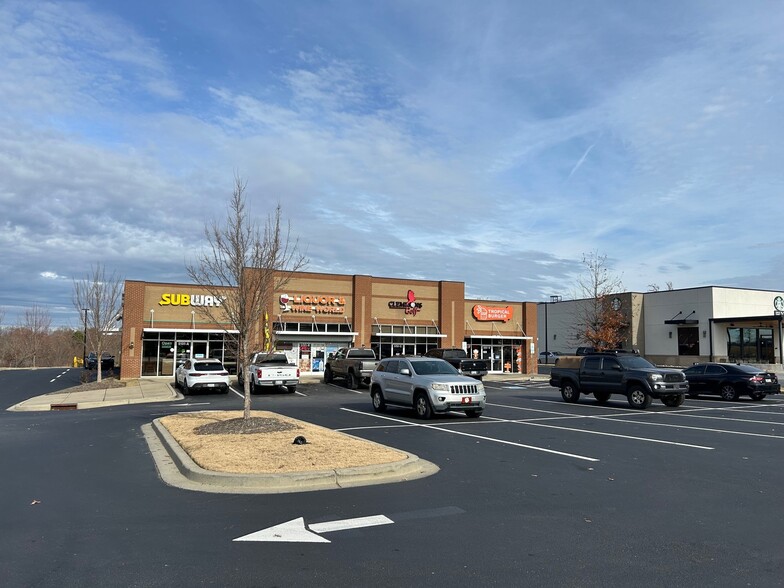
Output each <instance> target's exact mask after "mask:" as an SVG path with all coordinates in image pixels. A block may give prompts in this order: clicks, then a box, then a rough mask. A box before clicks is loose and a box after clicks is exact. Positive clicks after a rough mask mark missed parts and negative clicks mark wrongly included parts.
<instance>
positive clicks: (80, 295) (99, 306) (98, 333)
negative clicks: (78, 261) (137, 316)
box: [73, 263, 123, 382]
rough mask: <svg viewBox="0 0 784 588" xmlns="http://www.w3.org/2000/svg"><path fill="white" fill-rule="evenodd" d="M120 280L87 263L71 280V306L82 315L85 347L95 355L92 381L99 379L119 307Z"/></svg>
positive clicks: (121, 282)
mask: <svg viewBox="0 0 784 588" xmlns="http://www.w3.org/2000/svg"><path fill="white" fill-rule="evenodd" d="M122 292H123V279H122V278H121V277H120V276H118V275H117V273H116V272H112V273H111V274H109V275H107V273H106V268H105V267H104V266H103V265H101V264H100V263H98V264H96V265H95V266H90V273H88V274H87V275H86V276H85V277H84V278H82V279H81V280H76V279H75V280H74V290H73V305H74V308H75V309H76V310H77V311H79V314H80V316H82V317H85V316H86V321H85V322H86V330H87V341H86V345H87V347H90V349H92V350H93V351H94V352H95V354H96V356H97V362H98V365H97V368H96V372H97V375H96V380H97V381H99V382H100V381H101V375H102V371H103V370H102V369H101V357H102V356H103V352H104V351H105V350H106V347H107V345H106V342H107V337H109V336H111V335H110V333H111V331H113V330H114V328H115V324H116V322H117V319H118V317H119V315H120V309H121V308H122Z"/></svg>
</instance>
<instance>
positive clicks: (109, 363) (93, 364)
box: [84, 351, 114, 371]
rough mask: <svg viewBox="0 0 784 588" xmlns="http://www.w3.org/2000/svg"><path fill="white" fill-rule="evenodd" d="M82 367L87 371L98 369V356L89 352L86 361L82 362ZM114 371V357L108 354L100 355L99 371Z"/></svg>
mask: <svg viewBox="0 0 784 588" xmlns="http://www.w3.org/2000/svg"><path fill="white" fill-rule="evenodd" d="M84 367H85V368H87V369H88V370H94V369H96V368H97V367H98V354H97V353H95V352H94V351H91V352H90V353H88V354H87V359H86V360H85V362H84ZM112 369H114V356H113V355H110V354H109V353H102V354H101V370H104V371H105V370H112Z"/></svg>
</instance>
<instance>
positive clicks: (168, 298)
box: [158, 292, 226, 306]
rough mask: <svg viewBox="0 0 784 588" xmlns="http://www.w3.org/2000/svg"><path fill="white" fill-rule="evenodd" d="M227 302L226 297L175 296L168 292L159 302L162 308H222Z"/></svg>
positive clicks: (206, 295) (207, 295) (204, 295)
mask: <svg viewBox="0 0 784 588" xmlns="http://www.w3.org/2000/svg"><path fill="white" fill-rule="evenodd" d="M225 300H226V297H225V296H212V295H210V294H174V293H169V292H166V293H164V294H161V299H160V300H159V301H158V304H159V305H160V306H220V305H221V304H223V302H224V301H225Z"/></svg>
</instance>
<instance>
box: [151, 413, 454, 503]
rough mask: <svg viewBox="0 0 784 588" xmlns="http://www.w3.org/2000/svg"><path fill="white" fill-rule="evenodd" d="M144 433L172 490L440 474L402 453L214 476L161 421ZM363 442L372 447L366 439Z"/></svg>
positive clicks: (345, 484) (273, 490) (308, 487)
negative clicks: (373, 461) (336, 465)
mask: <svg viewBox="0 0 784 588" xmlns="http://www.w3.org/2000/svg"><path fill="white" fill-rule="evenodd" d="M142 431H143V432H144V434H145V438H146V439H147V442H148V444H149V445H150V451H151V453H152V455H153V457H154V458H155V462H156V466H157V467H158V472H159V473H160V474H161V478H162V479H163V480H164V482H166V483H167V484H169V485H171V486H176V487H179V488H184V489H187V490H198V491H201V492H220V493H234V494H280V493H285V492H310V491H314V490H335V489H338V488H352V487H356V486H369V485H372V484H389V483H393V482H404V481H408V480H416V479H419V478H424V477H427V476H431V475H433V474H435V473H436V472H438V471H439V468H438V466H436V465H435V464H433V463H431V462H429V461H426V460H424V459H420V458H419V457H417V456H416V455H414V454H411V453H406V452H402V453H406V455H407V457H406V459H403V460H401V461H397V462H392V463H385V464H379V465H372V466H361V467H353V468H342V469H331V470H318V471H313V472H291V473H283V474H235V473H224V472H214V471H210V470H205V469H204V468H202V467H200V466H199V465H198V464H196V463H195V462H194V461H193V460H192V459H191V457H190V456H189V455H188V454H187V452H186V451H185V450H184V449H182V447H181V446H180V444H179V443H177V441H176V440H175V439H174V437H172V435H171V434H170V433H169V431H168V430H167V429H166V427H164V426H163V425H162V424H161V423H160V419H155V420H154V421H153V422H152V423H151V424H149V425H144V426H143V427H142ZM363 441H366V442H368V443H372V441H367V440H365V439H363ZM161 450H163V453H165V456H163V457H164V459H161V457H162V455H161V454H162V451H161ZM398 451H400V450H398ZM165 457H168V459H165ZM172 470H175V471H172Z"/></svg>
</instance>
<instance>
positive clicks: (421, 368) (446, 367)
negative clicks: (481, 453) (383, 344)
mask: <svg viewBox="0 0 784 588" xmlns="http://www.w3.org/2000/svg"><path fill="white" fill-rule="evenodd" d="M370 398H371V399H372V401H373V408H374V409H375V410H376V411H378V412H382V411H384V410H386V407H387V405H397V406H406V407H411V408H413V409H414V410H415V411H416V414H417V416H418V417H419V418H421V419H428V418H430V417H431V416H433V413H445V412H449V411H461V412H464V413H466V415H468V416H469V417H471V418H478V417H480V416H481V415H482V411H483V410H484V409H485V400H486V398H485V387H484V385H483V384H482V382H480V381H478V380H476V379H474V378H469V377H467V376H462V375H460V373H459V372H458V371H457V370H456V369H455V368H454V367H453V366H452V365H450V364H449V363H447V362H446V361H444V360H443V359H436V358H434V357H388V358H386V359H383V360H381V362H380V363H379V364H378V366H377V367H376V369H375V370H374V371H373V375H372V376H371V377H370Z"/></svg>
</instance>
